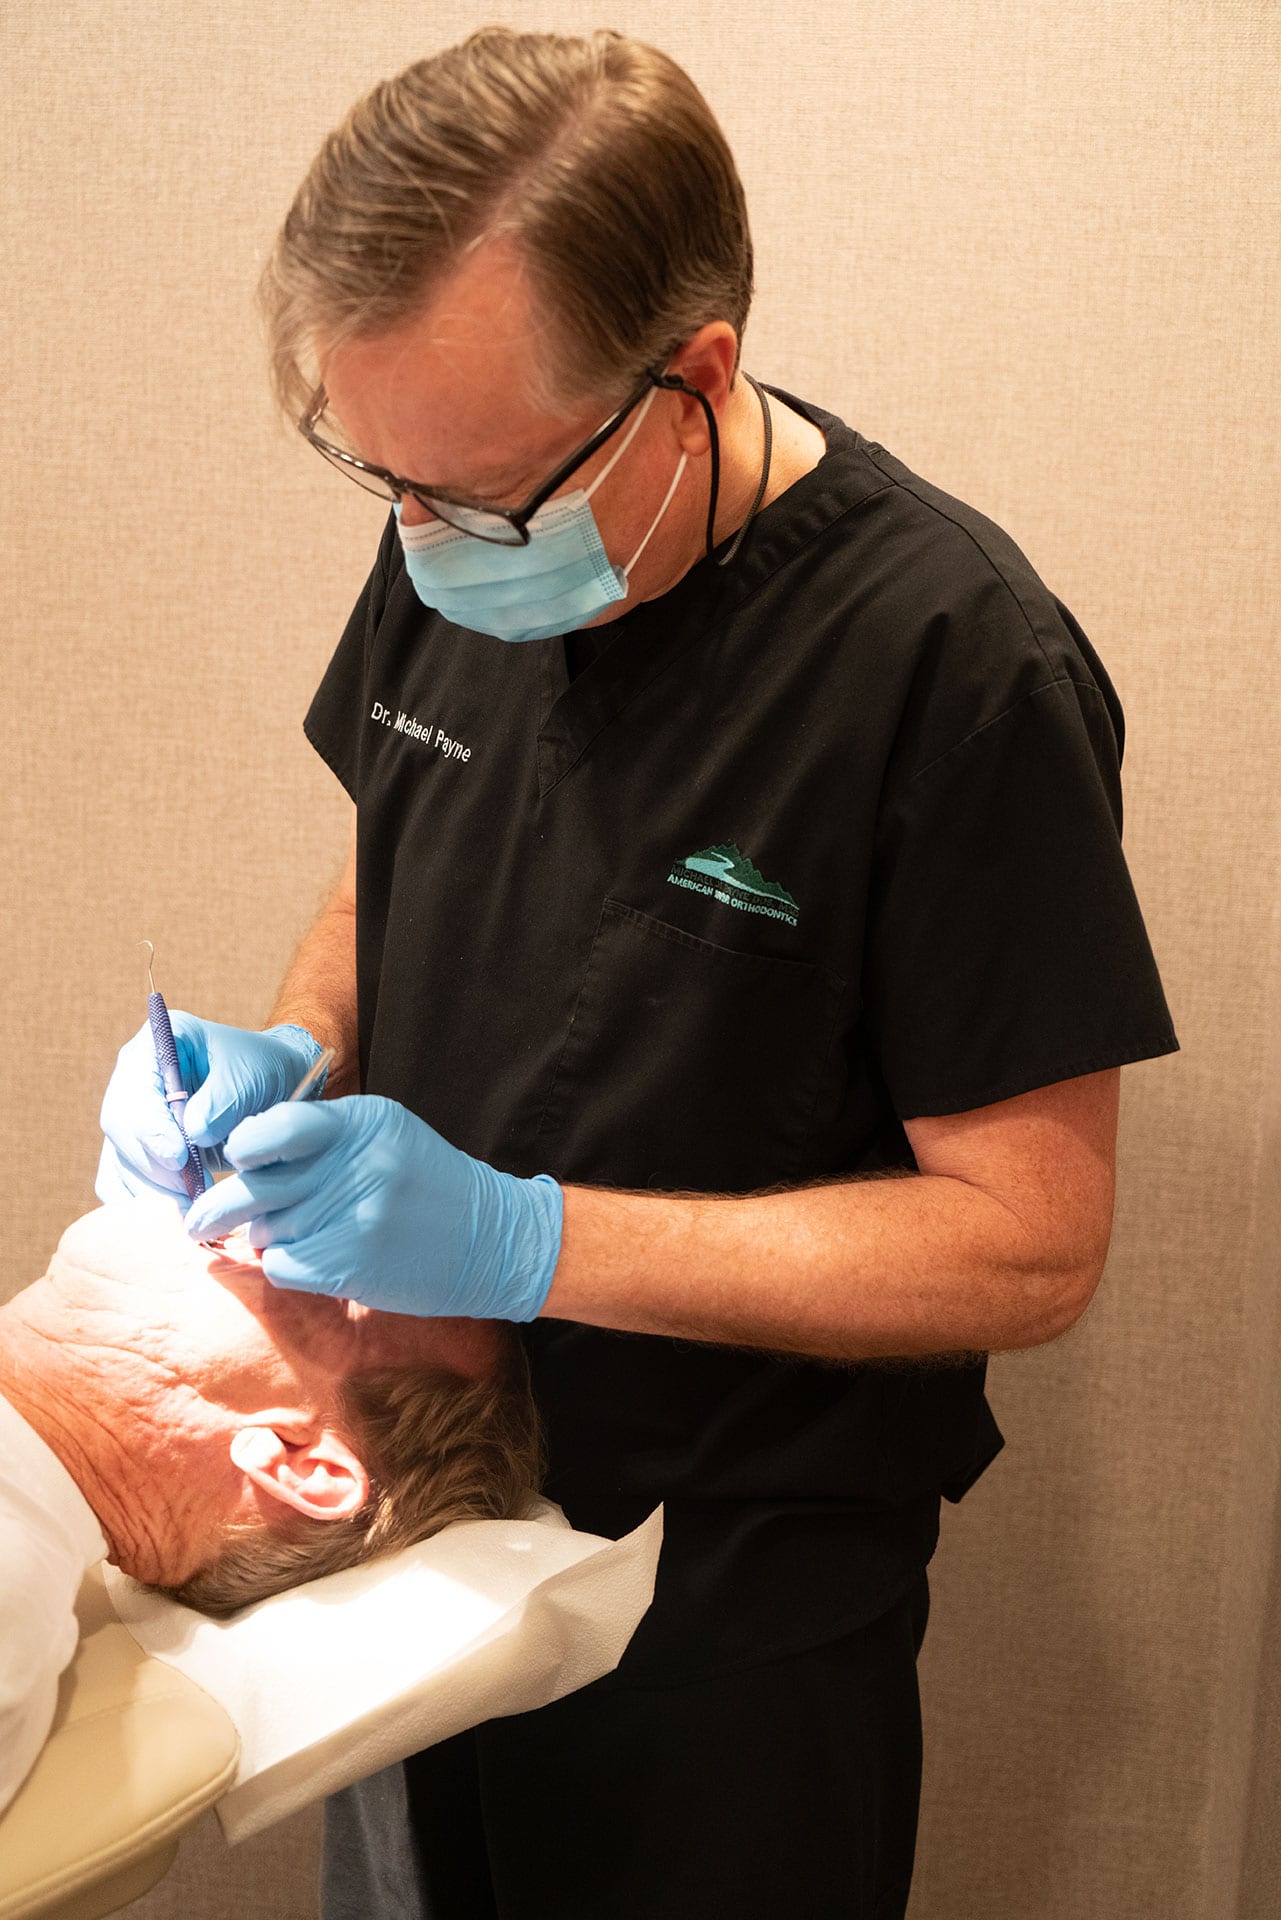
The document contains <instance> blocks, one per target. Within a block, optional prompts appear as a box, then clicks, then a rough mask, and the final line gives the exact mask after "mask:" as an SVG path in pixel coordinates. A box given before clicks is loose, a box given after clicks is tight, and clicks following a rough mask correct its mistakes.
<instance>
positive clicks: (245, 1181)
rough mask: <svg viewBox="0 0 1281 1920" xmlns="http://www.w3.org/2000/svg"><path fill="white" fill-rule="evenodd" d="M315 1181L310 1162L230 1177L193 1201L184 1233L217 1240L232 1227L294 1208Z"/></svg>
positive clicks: (310, 1189) (257, 1170) (195, 1237)
mask: <svg viewBox="0 0 1281 1920" xmlns="http://www.w3.org/2000/svg"><path fill="white" fill-rule="evenodd" d="M315 1181H316V1174H315V1169H314V1166H313V1163H312V1162H311V1161H303V1162H302V1163H301V1165H284V1166H273V1167H261V1168H258V1169H256V1170H255V1171H252V1172H249V1173H233V1174H231V1175H230V1176H229V1178H227V1179H226V1180H220V1181H219V1182H218V1183H217V1185H216V1186H213V1187H209V1188H207V1189H206V1191H205V1192H204V1193H202V1194H201V1196H200V1198H199V1199H198V1200H196V1201H193V1203H192V1207H191V1211H190V1213H189V1214H188V1215H187V1219H186V1227H187V1232H188V1233H189V1234H190V1235H191V1237H192V1238H193V1240H220V1239H221V1238H222V1236H223V1235H224V1234H225V1233H230V1232H231V1230H232V1228H233V1227H243V1226H245V1225H246V1224H247V1223H248V1222H249V1221H250V1220H255V1219H258V1218H260V1217H266V1216H269V1215H270V1214H273V1213H276V1212H278V1211H279V1210H280V1209H281V1208H282V1207H292V1206H296V1205H297V1204H298V1202H299V1201H300V1200H305V1199H306V1198H307V1196H308V1194H309V1193H311V1192H312V1190H313V1188H314V1186H315Z"/></svg>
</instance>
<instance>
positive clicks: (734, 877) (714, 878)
mask: <svg viewBox="0 0 1281 1920" xmlns="http://www.w3.org/2000/svg"><path fill="white" fill-rule="evenodd" d="M667 878H668V882H669V883H670V885H672V886H673V887H688V888H689V889H690V891H691V892H692V893H706V894H709V895H710V896H711V898H712V899H713V900H719V901H720V902H721V903H722V905H724V906H727V907H738V908H739V909H740V910H741V911H742V912H744V913H763V914H764V915H765V916H766V918H767V919H769V920H785V921H786V922H787V924H788V926H789V927H794V926H795V925H796V923H797V922H796V916H797V911H798V909H797V905H796V902H795V900H793V898H792V896H791V894H790V893H789V892H788V891H787V889H786V887H780V886H779V884H778V881H777V880H766V879H765V878H764V876H763V875H762V874H760V873H758V872H757V870H756V868H755V867H754V866H753V865H752V863H751V861H750V860H749V859H748V857H747V855H746V854H745V853H743V852H741V851H740V850H739V848H738V847H736V846H734V845H733V844H732V843H731V844H730V845H729V846H727V847H704V848H703V849H702V851H701V852H700V853H687V854H686V855H685V858H684V859H683V860H678V861H677V862H676V865H675V866H674V867H673V868H672V870H671V872H670V873H669V874H668V876H667Z"/></svg>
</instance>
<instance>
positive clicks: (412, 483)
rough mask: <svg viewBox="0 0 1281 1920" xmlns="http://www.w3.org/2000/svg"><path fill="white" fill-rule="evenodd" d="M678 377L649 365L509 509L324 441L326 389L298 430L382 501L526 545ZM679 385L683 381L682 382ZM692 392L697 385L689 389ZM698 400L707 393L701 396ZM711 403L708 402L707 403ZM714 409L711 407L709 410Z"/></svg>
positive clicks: (503, 542)
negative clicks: (570, 488) (649, 399)
mask: <svg viewBox="0 0 1281 1920" xmlns="http://www.w3.org/2000/svg"><path fill="white" fill-rule="evenodd" d="M678 379H679V377H678V376H674V375H671V374H662V373H659V372H658V371H657V369H655V368H647V369H646V372H645V378H644V380H643V381H642V382H641V384H640V386H639V387H638V388H637V389H636V391H635V393H634V394H633V395H632V397H631V399H630V400H627V401H625V402H624V404H623V405H622V406H621V407H620V408H619V409H618V411H617V413H612V414H611V415H610V417H609V419H608V420H606V422H605V423H604V425H603V426H600V427H598V428H597V429H596V431H595V433H594V434H593V435H592V436H591V438H590V440H585V441H584V442H583V444H582V446H581V447H579V448H578V450H577V451H576V452H575V453H571V454H570V456H569V458H568V459H567V460H563V461H562V462H561V464H560V466H558V467H557V469H556V471H555V473H553V474H552V476H551V478H550V479H549V480H545V481H544V482H543V484H542V486H540V487H539V488H538V490H537V491H536V492H535V493H532V494H531V495H530V497H529V499H528V500H526V501H525V503H524V505H523V506H520V507H513V508H510V509H508V508H506V507H490V506H484V505H482V504H481V503H479V502H477V501H474V500H467V499H464V498H462V497H461V496H460V495H458V494H456V493H450V492H448V491H444V490H442V489H441V488H439V487H433V486H426V485H424V484H423V482H421V481H419V480H406V479H405V477H404V476H403V474H399V473H392V472H390V471H389V470H388V468H386V467H379V466H375V465H374V463H373V461H372V460H359V459H357V457H356V455H355V454H354V453H348V452H347V451H346V449H345V448H343V447H338V446H335V445H334V443H333V442H332V441H331V440H324V439H322V438H321V436H320V435H319V434H318V433H317V432H316V422H317V421H318V420H319V419H320V417H321V415H322V414H323V413H324V411H325V407H326V406H327V404H328V396H327V395H326V393H325V389H324V388H323V386H322V387H318V388H317V390H316V393H315V396H314V397H313V399H312V402H311V404H310V406H309V407H308V408H307V411H306V412H305V413H304V414H303V416H302V418H301V419H300V420H299V421H298V431H299V433H301V434H302V435H303V437H304V438H305V439H307V440H309V441H310V442H311V444H312V446H313V447H314V448H315V449H316V451H317V453H323V454H324V456H325V458H326V460H328V461H329V463H330V465H331V466H335V467H337V469H338V471H339V472H340V473H345V474H346V475H347V477H348V479H350V480H354V481H355V482H356V484H357V486H361V487H364V488H366V489H367V491H368V492H370V493H376V494H377V495H378V496H379V497H380V498H381V499H383V500H400V499H402V498H404V497H405V496H408V498H409V499H411V500H414V501H416V502H417V503H418V505H419V506H420V507H424V508H425V509H426V511H427V512H428V513H430V514H434V515H435V517H436V518H437V519H438V520H444V521H445V522H446V523H447V525H449V526H451V527H457V528H458V529H459V531H460V532H462V533H470V534H472V535H473V536H474V537H475V538H476V539H477V540H489V541H492V542H493V543H494V544H495V545H496V546H501V547H527V546H528V545H529V522H530V521H531V520H532V519H533V517H534V515H535V514H536V513H537V511H538V509H539V508H540V507H541V506H542V504H543V502H544V501H545V500H546V499H548V498H549V497H550V495H552V494H553V493H555V491H556V489H557V487H559V486H561V485H563V484H564V482H565V481H566V480H568V478H569V476H570V474H571V473H573V472H574V470H575V469H576V468H577V467H581V466H582V464H583V462H584V461H585V460H590V459H591V456H592V455H593V454H594V453H595V452H596V450H597V448H598V447H603V446H604V444H605V442H606V441H607V440H608V439H609V437H610V435H611V434H612V433H616V432H617V431H618V429H619V427H621V426H622V424H623V422H624V420H626V418H627V416H628V414H629V413H630V412H631V411H632V409H633V407H636V406H638V405H639V403H640V402H641V401H642V400H643V399H644V398H645V395H646V394H647V393H648V392H649V389H650V387H651V386H656V387H657V386H668V385H673V384H677V382H678ZM679 384H681V385H684V382H683V381H680V382H679ZM687 391H692V389H687ZM699 398H700V399H702V398H703V396H702V395H701V394H700V395H699ZM704 405H705V406H706V402H704ZM709 411H710V409H709Z"/></svg>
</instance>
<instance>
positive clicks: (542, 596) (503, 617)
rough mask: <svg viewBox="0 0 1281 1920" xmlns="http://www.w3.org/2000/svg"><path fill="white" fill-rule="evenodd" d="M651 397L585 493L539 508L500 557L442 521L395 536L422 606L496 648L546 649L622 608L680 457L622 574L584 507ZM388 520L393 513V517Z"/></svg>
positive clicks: (489, 543) (501, 550) (486, 544)
mask: <svg viewBox="0 0 1281 1920" xmlns="http://www.w3.org/2000/svg"><path fill="white" fill-rule="evenodd" d="M655 392H657V388H655V389H654V390H653V391H651V392H650V393H649V394H648V395H647V396H646V399H645V404H644V405H643V406H642V407H641V409H640V412H639V413H638V414H637V416H636V419H635V420H634V421H633V423H632V426H631V428H630V430H629V431H628V433H627V434H626V435H625V437H624V439H623V443H622V445H621V446H620V447H619V448H618V449H617V451H616V452H615V454H614V456H613V458H612V459H611V460H609V461H608V462H607V463H606V465H605V466H604V467H602V468H601V470H600V472H599V473H598V474H597V475H596V478H595V479H594V480H593V481H592V483H591V485H590V486H589V487H588V488H587V489H586V490H584V489H583V488H581V487H578V488H575V490H574V492H573V493H566V494H562V495H560V497H559V498H557V499H553V500H548V501H546V502H545V504H544V505H543V506H541V507H540V508H539V509H538V512H537V513H536V514H535V515H534V516H533V518H532V520H531V521H530V522H529V544H528V545H527V546H523V547H502V546H498V545H496V544H495V543H494V542H493V541H489V540H478V539H476V537H475V536H474V535H473V534H470V533H462V532H460V531H459V529H458V528H457V527H451V526H448V525H447V524H446V523H445V522H444V521H443V520H427V521H425V522H423V524H422V525H420V526H416V527H406V526H401V527H400V544H401V546H402V547H403V548H404V551H405V571H406V573H407V574H408V575H409V578H410V580H411V581H412V582H413V586H414V591H415V592H416V593H417V595H418V598H419V599H420V600H421V601H422V602H423V604H424V606H428V607H434V608H435V609H436V611H437V612H438V613H443V614H444V616H445V618H446V619H447V620H452V621H453V622H454V624H455V626H459V627H468V628H470V629H471V631H472V632H473V633H488V634H492V635H493V637H494V638H495V639H496V640H546V639H547V638H548V637H549V635H551V634H554V633H572V632H573V631H574V630H575V628H577V627H585V626H586V625H587V623H588V621H589V620H594V619H595V617H596V615H597V614H598V613H603V612H604V610H605V608H606V607H609V606H613V605H614V603H615V602H616V601H618V600H625V599H626V598H627V590H628V576H629V575H630V573H631V571H632V568H633V567H634V566H635V565H636V562H637V561H638V560H639V559H640V557H641V555H642V553H644V551H645V548H646V547H647V546H648V545H649V541H650V537H651V535H652V534H653V532H654V529H655V528H656V527H657V526H658V523H659V521H660V520H661V519H662V517H663V515H664V514H665V513H666V511H667V508H668V503H669V502H670V500H671V497H672V495H673V494H674V493H675V491H676V487H677V484H678V482H679V480H680V477H681V474H682V473H683V472H684V470H685V462H686V460H687V458H688V455H686V454H684V453H682V454H681V457H680V461H679V463H678V465H677V468H676V473H675V476H674V478H673V480H672V484H671V486H670V487H669V488H668V489H667V497H666V499H664V501H663V504H662V506H661V507H660V508H659V509H658V512H657V513H656V514H655V515H654V518H653V521H652V522H651V524H650V529H649V532H648V533H647V534H646V535H645V538H644V539H643V540H642V541H641V543H640V545H639V546H638V547H637V549H636V551H635V553H634V554H633V555H632V557H631V559H630V560H629V561H628V563H627V565H626V566H625V567H616V566H614V565H613V564H612V563H611V561H610V559H609V556H608V554H607V553H606V552H605V543H604V541H603V540H602V539H601V537H600V528H599V527H598V526H597V524H596V516H595V514H594V513H593V512H592V509H591V497H592V495H593V493H595V491H596V489H597V487H598V486H599V485H600V483H601V481H602V480H603V479H604V478H605V476H606V475H607V474H608V473H610V472H612V470H613V468H614V466H615V465H616V464H617V462H618V461H619V460H621V459H622V457H623V455H624V454H625V453H626V451H627V449H628V447H629V446H630V445H631V443H632V440H633V438H634V436H635V434H636V432H637V430H638V429H639V427H640V424H641V421H642V420H643V419H644V418H645V415H646V414H647V413H648V411H649V408H650V403H651V402H652V400H653V398H654V393H655ZM396 517H397V520H399V518H400V507H399V505H397V507H396Z"/></svg>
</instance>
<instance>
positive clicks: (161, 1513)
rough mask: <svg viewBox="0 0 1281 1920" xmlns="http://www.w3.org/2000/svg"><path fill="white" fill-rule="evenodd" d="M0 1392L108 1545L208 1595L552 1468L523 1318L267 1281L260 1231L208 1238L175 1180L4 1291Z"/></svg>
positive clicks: (140, 1566) (303, 1566) (455, 1513)
mask: <svg viewBox="0 0 1281 1920" xmlns="http://www.w3.org/2000/svg"><path fill="white" fill-rule="evenodd" d="M0 1393H2V1394H4V1395H5V1396H6V1397H7V1398H8V1399H10V1400H11V1401H12V1402H13V1404H14V1405H15V1406H16V1407H17V1409H18V1411H19V1412H20V1413H22V1414H23V1415H24V1416H25V1418H26V1419H28V1420H29V1421H30V1422H31V1424H32V1425H33V1426H34V1427H35V1428H36V1430H37V1432H39V1433H40V1434H41V1436H42V1437H43V1438H44V1439H45V1440H46V1441H47V1443H48V1444H49V1445H50V1446H51V1447H52V1448H53V1450H54V1451H55V1453H57V1454H58V1456H59V1458H60V1459H61V1460H62V1462H63V1464H64V1465H65V1466H66V1467H67V1469H68V1471H69V1472H70V1473H71V1474H72V1475H73V1477H74V1478H75V1479H76V1480H77V1482H78V1483H79V1485H80V1487H81V1490H82V1491H83V1493H84V1495H85V1497H86V1499H87V1500H88V1501H89V1504H90V1505H91V1506H92V1507H93V1509H94V1511H95V1513H96V1514H97V1516H98V1519H99V1522H100V1523H101V1525H102V1529H103V1532H104V1533H105V1534H106V1536H107V1539H108V1541H109V1543H110V1556H109V1557H110V1558H111V1559H112V1560H113V1561H114V1562H115V1563H116V1564H117V1565H119V1566H120V1567H122V1568H123V1569H124V1571H125V1572H126V1573H130V1574H133V1575H134V1576H135V1578H137V1579H139V1580H145V1581H147V1582H148V1583H149V1584H151V1585H153V1586H158V1587H162V1588H163V1589H164V1590H166V1591H167V1592H170V1593H173V1594H174V1595H175V1597H176V1598H178V1599H180V1600H185V1601H186V1602H187V1603H188V1604H189V1605H191V1606H196V1607H200V1608H202V1609H203V1610H204V1611H206V1612H209V1613H228V1612H231V1611H233V1610H234V1609H235V1608H237V1607H241V1606H245V1605H247V1604H248V1603H249V1602H250V1601H253V1600H260V1599H263V1598H264V1597H265V1596H266V1595H268V1594H271V1593H276V1592H279V1591H280V1590H281V1589H282V1588H285V1587H291V1586H297V1585H298V1584H300V1583H301V1582H302V1581H304V1580H312V1579H316V1578H318V1577H319V1576H320V1575H321V1574H324V1573H332V1572H335V1571H337V1570H338V1569H339V1568H342V1567H349V1566H355V1565H357V1564H358V1563H360V1562H361V1561H363V1560H367V1559H371V1558H373V1557H374V1556H375V1555H377V1554H380V1553H386V1552H389V1551H391V1550H393V1549H394V1548H398V1547H403V1546H407V1545H409V1544H411V1543H412V1542H413V1541H415V1540H422V1539H425V1538H427V1537H428V1535H430V1534H432V1533H435V1532H438V1531H439V1529H440V1528H441V1527H443V1526H446V1525H447V1524H448V1523H449V1522H450V1521H453V1520H460V1519H499V1518H504V1517H508V1516H510V1515H512V1514H515V1513H517V1512H518V1511H519V1510H520V1508H521V1506H522V1505H523V1504H524V1502H525V1501H526V1500H527V1499H528V1498H529V1496H530V1495H531V1494H532V1493H534V1492H535V1491H536V1490H537V1487H538V1484H539V1481H540V1479H541V1475H542V1470H543V1460H542V1452H541V1436H540V1430H539V1422H538V1417H537V1413H536V1411H535V1408H534V1404H533V1399H532V1395H531V1393H530V1387H529V1375H528V1370H527V1367H526V1364H525V1359H524V1353H523V1350H522V1348H521V1346H520V1344H519V1341H518V1340H517V1338H516V1336H515V1333H514V1331H513V1329H511V1328H510V1327H508V1326H505V1325H504V1324H503V1323H501V1322H499V1321H491V1320H445V1319H416V1318H411V1317H408V1316H406V1315H402V1314H388V1313H375V1312H371V1311H370V1310H369V1309H368V1308H365V1307H361V1306H358V1305H357V1304H356V1303H354V1302H351V1301H344V1300H331V1299H328V1298H324V1297H321V1296H318V1295H313V1294H305V1293H293V1292H287V1291H284V1290H282V1289H279V1288H276V1287H273V1286H272V1285H271V1283H270V1281H268V1280H267V1279H266V1277H265V1275H264V1274H263V1272H262V1268H261V1265H260V1264H259V1260H258V1256H257V1254H256V1253H255V1252H254V1250H253V1249H252V1248H251V1247H250V1246H249V1245H248V1242H247V1241H245V1240H243V1239H241V1238H239V1237H236V1236H233V1237H232V1238H231V1239H230V1240H228V1241H227V1242H225V1243H224V1245H223V1248H222V1249H221V1250H211V1249H208V1248H204V1247H199V1246H196V1245H194V1244H193V1243H192V1241H191V1240H190V1239H189V1238H188V1236H187V1234H186V1233H185V1231H184V1230H183V1226H182V1222H181V1220H180V1218H179V1216H178V1213H177V1211H176V1209H175V1208H173V1207H172V1206H170V1205H169V1204H168V1203H167V1202H163V1201H152V1200H140V1201H125V1202H120V1203H118V1204H114V1205H112V1206H110V1207H100V1208H98V1209H97V1210H96V1211H95V1212H93V1213H89V1214H86V1215H85V1216H84V1217H83V1218H82V1219H80V1220H77V1221H76V1222H75V1223H74V1224H73V1225H72V1226H71V1227H69V1228H68V1229H67V1231H66V1233H64V1234H63V1236H62V1239H61V1241H60V1242H59V1244H58V1249H57V1251H56V1253H55V1254H54V1256H53V1259H52V1261H51V1262H50V1265H49V1270H48V1272H47V1273H46V1274H45V1276H44V1278H43V1279H41V1280H37V1281H36V1282H35V1284H34V1285H33V1286H30V1287H27V1288H26V1289H25V1290H24V1291H23V1292H22V1293H20V1294H18V1295H16V1296H15V1298H14V1299H13V1300H11V1301H10V1302H9V1304H8V1305H7V1306H5V1307H3V1308H0Z"/></svg>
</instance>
